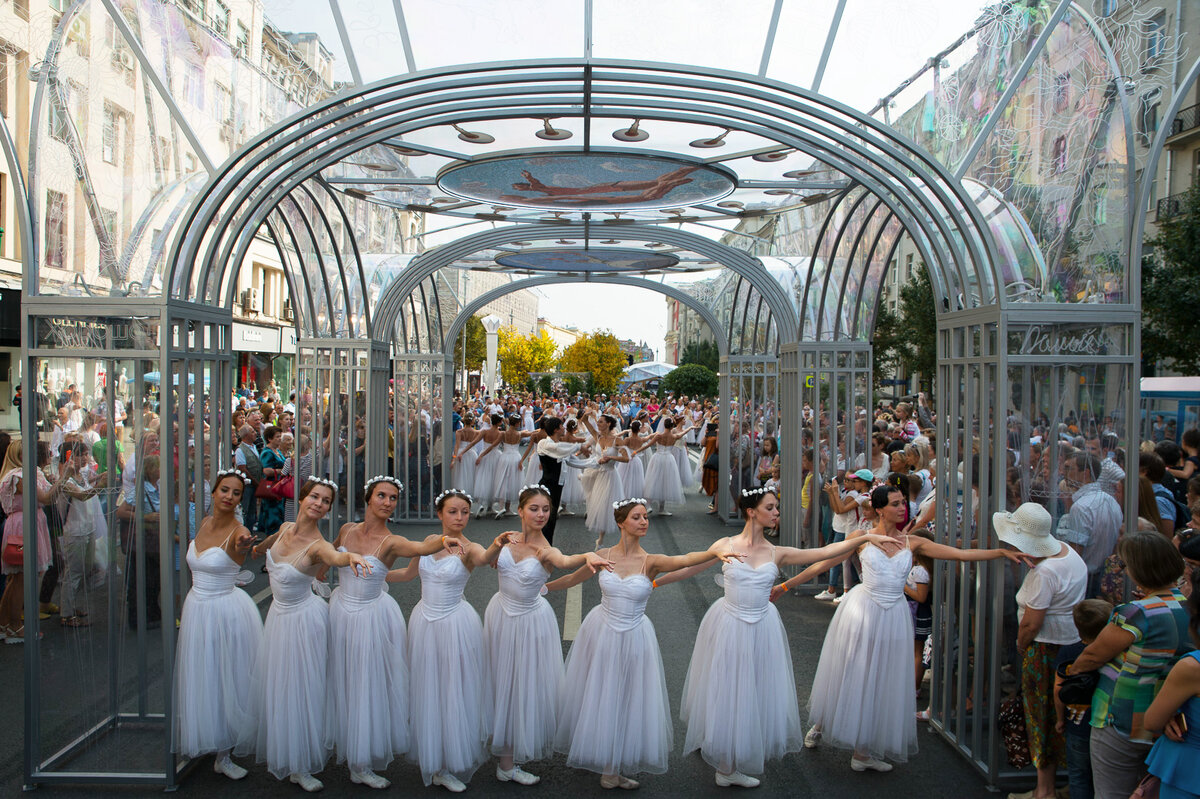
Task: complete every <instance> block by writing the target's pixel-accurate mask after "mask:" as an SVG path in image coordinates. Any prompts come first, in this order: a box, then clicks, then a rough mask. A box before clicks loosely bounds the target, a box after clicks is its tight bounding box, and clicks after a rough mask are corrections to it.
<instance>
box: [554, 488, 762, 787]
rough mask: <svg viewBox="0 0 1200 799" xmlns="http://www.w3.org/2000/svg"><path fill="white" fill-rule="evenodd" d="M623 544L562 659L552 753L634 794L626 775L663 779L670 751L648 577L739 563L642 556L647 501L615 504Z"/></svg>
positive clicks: (579, 576) (707, 555)
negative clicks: (562, 677)
mask: <svg viewBox="0 0 1200 799" xmlns="http://www.w3.org/2000/svg"><path fill="white" fill-rule="evenodd" d="M612 514H613V518H614V520H615V521H616V523H617V526H618V527H619V528H620V531H621V540H620V542H618V543H617V544H616V545H615V546H612V547H610V548H608V549H605V550H602V551H601V552H600V553H599V555H600V556H601V557H603V558H605V559H606V560H608V561H610V562H611V563H612V564H613V570H612V571H611V572H609V571H602V572H601V573H600V577H599V580H600V591H601V593H602V594H603V597H604V598H603V600H602V601H601V603H600V604H599V605H597V606H596V607H594V608H592V610H591V612H589V613H588V615H587V618H586V619H584V621H583V624H582V626H580V628H579V633H578V635H577V636H576V638H575V643H574V644H573V645H572V646H571V652H570V654H569V655H568V656H567V663H566V680H565V682H564V684H563V685H564V687H563V691H562V693H561V695H560V700H559V721H558V733H557V734H556V736H555V741H554V748H555V750H556V751H559V752H564V753H566V755H567V765H569V766H572V767H574V768H582V769H587V770H588V771H594V772H597V773H599V774H601V775H602V776H601V778H600V786H601V787H602V788H616V787H621V788H625V789H633V788H637V787H638V783H637V781H636V780H632V779H629V778H628V777H625V776H623V775H622V772H625V773H637V772H643V771H644V772H648V773H651V774H662V773H664V772H665V771H666V770H667V756H668V754H669V753H670V750H671V740H672V732H671V709H670V704H669V702H668V700H667V682H666V677H665V675H664V673H663V666H662V656H661V654H660V653H659V649H658V639H657V638H656V637H655V634H654V625H653V624H651V623H650V620H649V619H647V618H646V614H645V611H646V601H647V600H648V599H649V598H650V591H651V588H652V586H653V584H654V583H653V580H654V578H655V577H656V576H657V575H659V574H662V573H664V572H670V571H675V570H677V569H683V568H687V567H689V566H694V565H697V564H700V563H704V562H705V561H709V560H712V559H714V558H720V559H721V560H723V561H725V562H727V563H728V562H731V561H734V560H736V559H738V558H741V557H743V555H742V554H741V553H733V552H730V551H729V550H728V549H725V548H722V547H719V546H718V545H717V544H713V546H711V547H709V548H708V549H707V550H706V551H703V552H690V553H688V554H686V555H675V556H668V555H654V554H650V553H648V552H646V551H645V550H644V549H642V539H643V538H645V536H646V530H647V529H648V528H649V525H650V521H649V518H648V517H647V516H646V503H645V500H642V499H638V498H630V499H626V500H622V501H618V502H615V503H613V507H612ZM589 576H590V574H589V569H587V568H586V567H585V568H582V569H579V570H577V571H576V572H575V573H574V574H572V575H569V576H568V577H564V578H561V579H559V580H555V581H554V587H555V588H564V587H568V586H569V585H573V584H576V583H579V582H582V581H583V580H585V579H587V578H588V577H589Z"/></svg>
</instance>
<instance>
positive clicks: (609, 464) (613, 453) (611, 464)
mask: <svg viewBox="0 0 1200 799" xmlns="http://www.w3.org/2000/svg"><path fill="white" fill-rule="evenodd" d="M620 452H621V451H620V450H619V449H617V448H616V447H608V448H607V449H605V450H603V451H602V454H604V455H607V456H608V457H610V458H615V457H617V455H619V454H620ZM619 463H620V461H613V460H609V461H605V462H604V463H598V464H596V468H598V469H608V470H609V471H613V470H615V469H616V468H617V465H618V464H619Z"/></svg>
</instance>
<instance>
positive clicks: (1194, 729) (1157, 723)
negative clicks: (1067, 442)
mask: <svg viewBox="0 0 1200 799" xmlns="http://www.w3.org/2000/svg"><path fill="white" fill-rule="evenodd" d="M1188 432H1192V431H1188ZM1184 435H1187V433H1184ZM1185 440H1186V439H1185ZM1187 608H1188V613H1189V614H1190V616H1191V620H1190V621H1189V622H1188V633H1189V634H1190V636H1191V639H1192V644H1193V645H1195V646H1197V647H1200V586H1198V585H1197V584H1196V580H1195V579H1193V581H1192V587H1191V595H1190V596H1189V597H1188V603H1187ZM1145 724H1146V729H1148V730H1150V731H1152V732H1158V731H1160V730H1165V734H1164V735H1162V736H1160V737H1159V739H1158V740H1157V741H1155V742H1154V747H1153V748H1152V749H1151V750H1150V756H1149V757H1148V758H1146V764H1147V765H1148V766H1149V768H1150V773H1151V774H1153V775H1154V776H1156V777H1158V778H1159V780H1161V785H1160V786H1159V790H1158V795H1159V799H1196V798H1197V797H1200V649H1193V650H1192V651H1191V652H1188V653H1187V654H1186V655H1184V656H1183V657H1181V658H1180V659H1179V661H1178V662H1177V663H1176V664H1175V665H1174V666H1173V667H1172V668H1171V671H1170V673H1169V674H1168V675H1167V680H1166V682H1164V683H1163V686H1162V688H1161V689H1160V690H1159V692H1158V695H1157V696H1155V697H1154V701H1153V702H1151V703H1150V707H1149V708H1148V709H1147V710H1146V717H1145Z"/></svg>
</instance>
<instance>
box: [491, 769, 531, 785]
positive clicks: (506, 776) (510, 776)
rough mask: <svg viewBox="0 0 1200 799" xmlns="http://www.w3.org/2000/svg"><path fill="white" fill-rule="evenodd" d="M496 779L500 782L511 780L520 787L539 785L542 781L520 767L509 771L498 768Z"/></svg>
mask: <svg viewBox="0 0 1200 799" xmlns="http://www.w3.org/2000/svg"><path fill="white" fill-rule="evenodd" d="M496 779H498V780H500V782H508V781H509V780H511V781H513V782H515V783H517V784H518V785H537V784H538V783H539V782H541V781H542V778H541V777H538V776H535V775H533V774H530V773H529V772H528V771H526V770H525V769H523V768H521V767H520V766H513V767H512V768H511V769H509V770H508V771H505V770H504V769H502V768H500V767H499V766H496Z"/></svg>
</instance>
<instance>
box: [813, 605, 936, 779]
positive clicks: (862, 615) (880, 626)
mask: <svg viewBox="0 0 1200 799" xmlns="http://www.w3.org/2000/svg"><path fill="white" fill-rule="evenodd" d="M912 642H913V628H912V615H911V614H910V613H909V609H908V603H907V602H904V601H903V600H901V601H899V602H895V603H894V604H892V605H891V607H888V608H883V607H880V606H879V605H878V604H877V603H876V602H875V600H873V599H872V598H871V594H870V591H869V590H868V589H867V587H866V586H865V585H862V584H859V585H856V586H854V588H852V589H850V590H849V591H848V592H846V594H845V597H844V598H843V599H842V601H841V603H840V604H839V605H838V609H837V611H836V612H835V613H834V614H833V620H832V621H831V622H830V623H829V630H828V631H827V632H826V634H825V644H824V646H823V647H822V648H821V660H820V662H819V663H818V664H817V673H816V676H815V677H813V686H812V694H811V696H810V698H809V702H808V711H809V719H808V722H809V724H819V725H820V726H821V734H822V738H821V740H822V742H825V743H829V744H832V745H833V746H838V747H842V748H845V749H857V750H858V751H860V752H869V753H870V755H871V756H872V757H875V758H887V759H889V760H895V761H897V762H901V763H903V762H904V761H906V760H907V759H908V757H909V755H913V754H916V751H917V722H916V697H915V696H914V694H913V680H914V679H915V678H914V674H913V644H912Z"/></svg>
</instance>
